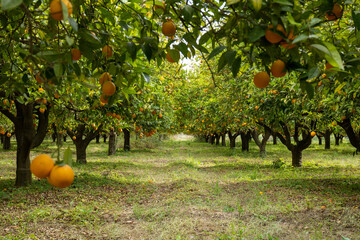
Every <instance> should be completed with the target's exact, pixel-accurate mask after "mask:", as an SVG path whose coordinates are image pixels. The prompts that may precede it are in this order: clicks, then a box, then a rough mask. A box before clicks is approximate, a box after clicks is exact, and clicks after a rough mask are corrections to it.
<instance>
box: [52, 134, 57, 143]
mask: <svg viewBox="0 0 360 240" xmlns="http://www.w3.org/2000/svg"><path fill="white" fill-rule="evenodd" d="M51 138H52V141H53V143H54V142H55V141H56V133H53V134H51Z"/></svg>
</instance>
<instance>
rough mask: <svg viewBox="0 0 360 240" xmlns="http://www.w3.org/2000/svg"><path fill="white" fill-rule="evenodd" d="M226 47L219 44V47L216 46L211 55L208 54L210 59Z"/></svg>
mask: <svg viewBox="0 0 360 240" xmlns="http://www.w3.org/2000/svg"><path fill="white" fill-rule="evenodd" d="M225 49H226V47H225V46H219V47H217V48H215V49H214V50H213V51H212V52H211V53H210V55H209V56H208V60H210V59H212V58H213V57H215V56H216V55H218V54H219V53H221V52H222V51H224V50H225Z"/></svg>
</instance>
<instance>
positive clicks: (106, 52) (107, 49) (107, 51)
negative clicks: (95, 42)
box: [102, 45, 113, 57]
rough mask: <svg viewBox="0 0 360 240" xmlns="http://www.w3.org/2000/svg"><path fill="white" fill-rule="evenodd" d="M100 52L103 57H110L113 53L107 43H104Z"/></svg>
mask: <svg viewBox="0 0 360 240" xmlns="http://www.w3.org/2000/svg"><path fill="white" fill-rule="evenodd" d="M102 54H103V56H104V57H112V55H113V51H112V48H111V47H110V46H109V45H106V46H105V47H103V49H102Z"/></svg>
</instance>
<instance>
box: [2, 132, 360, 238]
mask: <svg viewBox="0 0 360 240" xmlns="http://www.w3.org/2000/svg"><path fill="white" fill-rule="evenodd" d="M133 142H134V144H133V150H132V151H131V152H122V151H118V152H117V154H116V155H115V156H111V157H108V156H106V154H107V145H106V144H104V143H100V144H96V143H95V142H94V143H91V145H90V146H89V148H88V164H86V165H78V164H74V166H73V169H74V171H75V175H76V177H75V181H74V183H73V185H71V186H70V187H69V188H66V189H55V188H53V187H51V186H50V185H49V184H48V183H47V181H46V180H37V179H35V178H34V182H33V184H32V186H29V187H25V188H14V187H13V185H14V177H15V151H14V149H12V150H11V151H7V152H1V154H0V190H1V191H2V192H0V198H1V202H0V209H1V216H0V236H2V237H0V239H352V240H354V239H360V209H359V208H360V194H359V192H360V157H359V156H353V152H354V151H353V148H351V146H350V145H349V144H348V143H344V144H342V145H341V146H332V149H330V150H324V149H323V146H319V145H317V144H316V143H314V144H313V145H311V147H310V148H309V149H307V150H305V151H304V156H303V160H304V167H303V168H299V169H297V168H292V167H291V166H290V162H291V156H290V153H289V151H288V150H286V148H285V147H284V146H282V145H281V144H278V145H272V143H270V142H269V144H268V146H267V151H268V156H267V157H266V158H259V157H258V155H259V154H258V148H257V147H256V146H255V145H254V144H251V146H250V152H248V153H247V152H245V153H243V152H241V150H239V149H238V148H237V149H235V150H231V149H229V148H228V147H221V146H214V145H210V144H207V143H202V142H198V141H195V140H194V139H191V138H188V137H186V136H181V138H178V139H171V140H167V141H163V142H159V141H158V140H157V139H155V138H152V139H145V140H137V141H133ZM67 145H70V146H72V144H71V143H67V144H66V146H65V147H67ZM65 147H64V148H65ZM55 149H56V146H55V145H54V144H53V143H51V141H50V140H46V141H45V143H44V144H43V145H42V146H41V147H39V148H38V149H36V150H35V151H33V152H32V157H34V156H36V155H38V154H40V153H49V154H52V153H53V152H55ZM74 157H75V155H74ZM283 163H285V164H284V165H282V164H283Z"/></svg>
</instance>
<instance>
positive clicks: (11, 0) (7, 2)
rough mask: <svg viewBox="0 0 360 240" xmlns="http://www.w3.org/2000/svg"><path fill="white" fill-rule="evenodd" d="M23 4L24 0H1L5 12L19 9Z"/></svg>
mask: <svg viewBox="0 0 360 240" xmlns="http://www.w3.org/2000/svg"><path fill="white" fill-rule="evenodd" d="M22 2H23V1H22V0H1V8H2V10H4V11H6V10H10V9H13V8H16V7H18V6H19V5H20V4H22Z"/></svg>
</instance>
